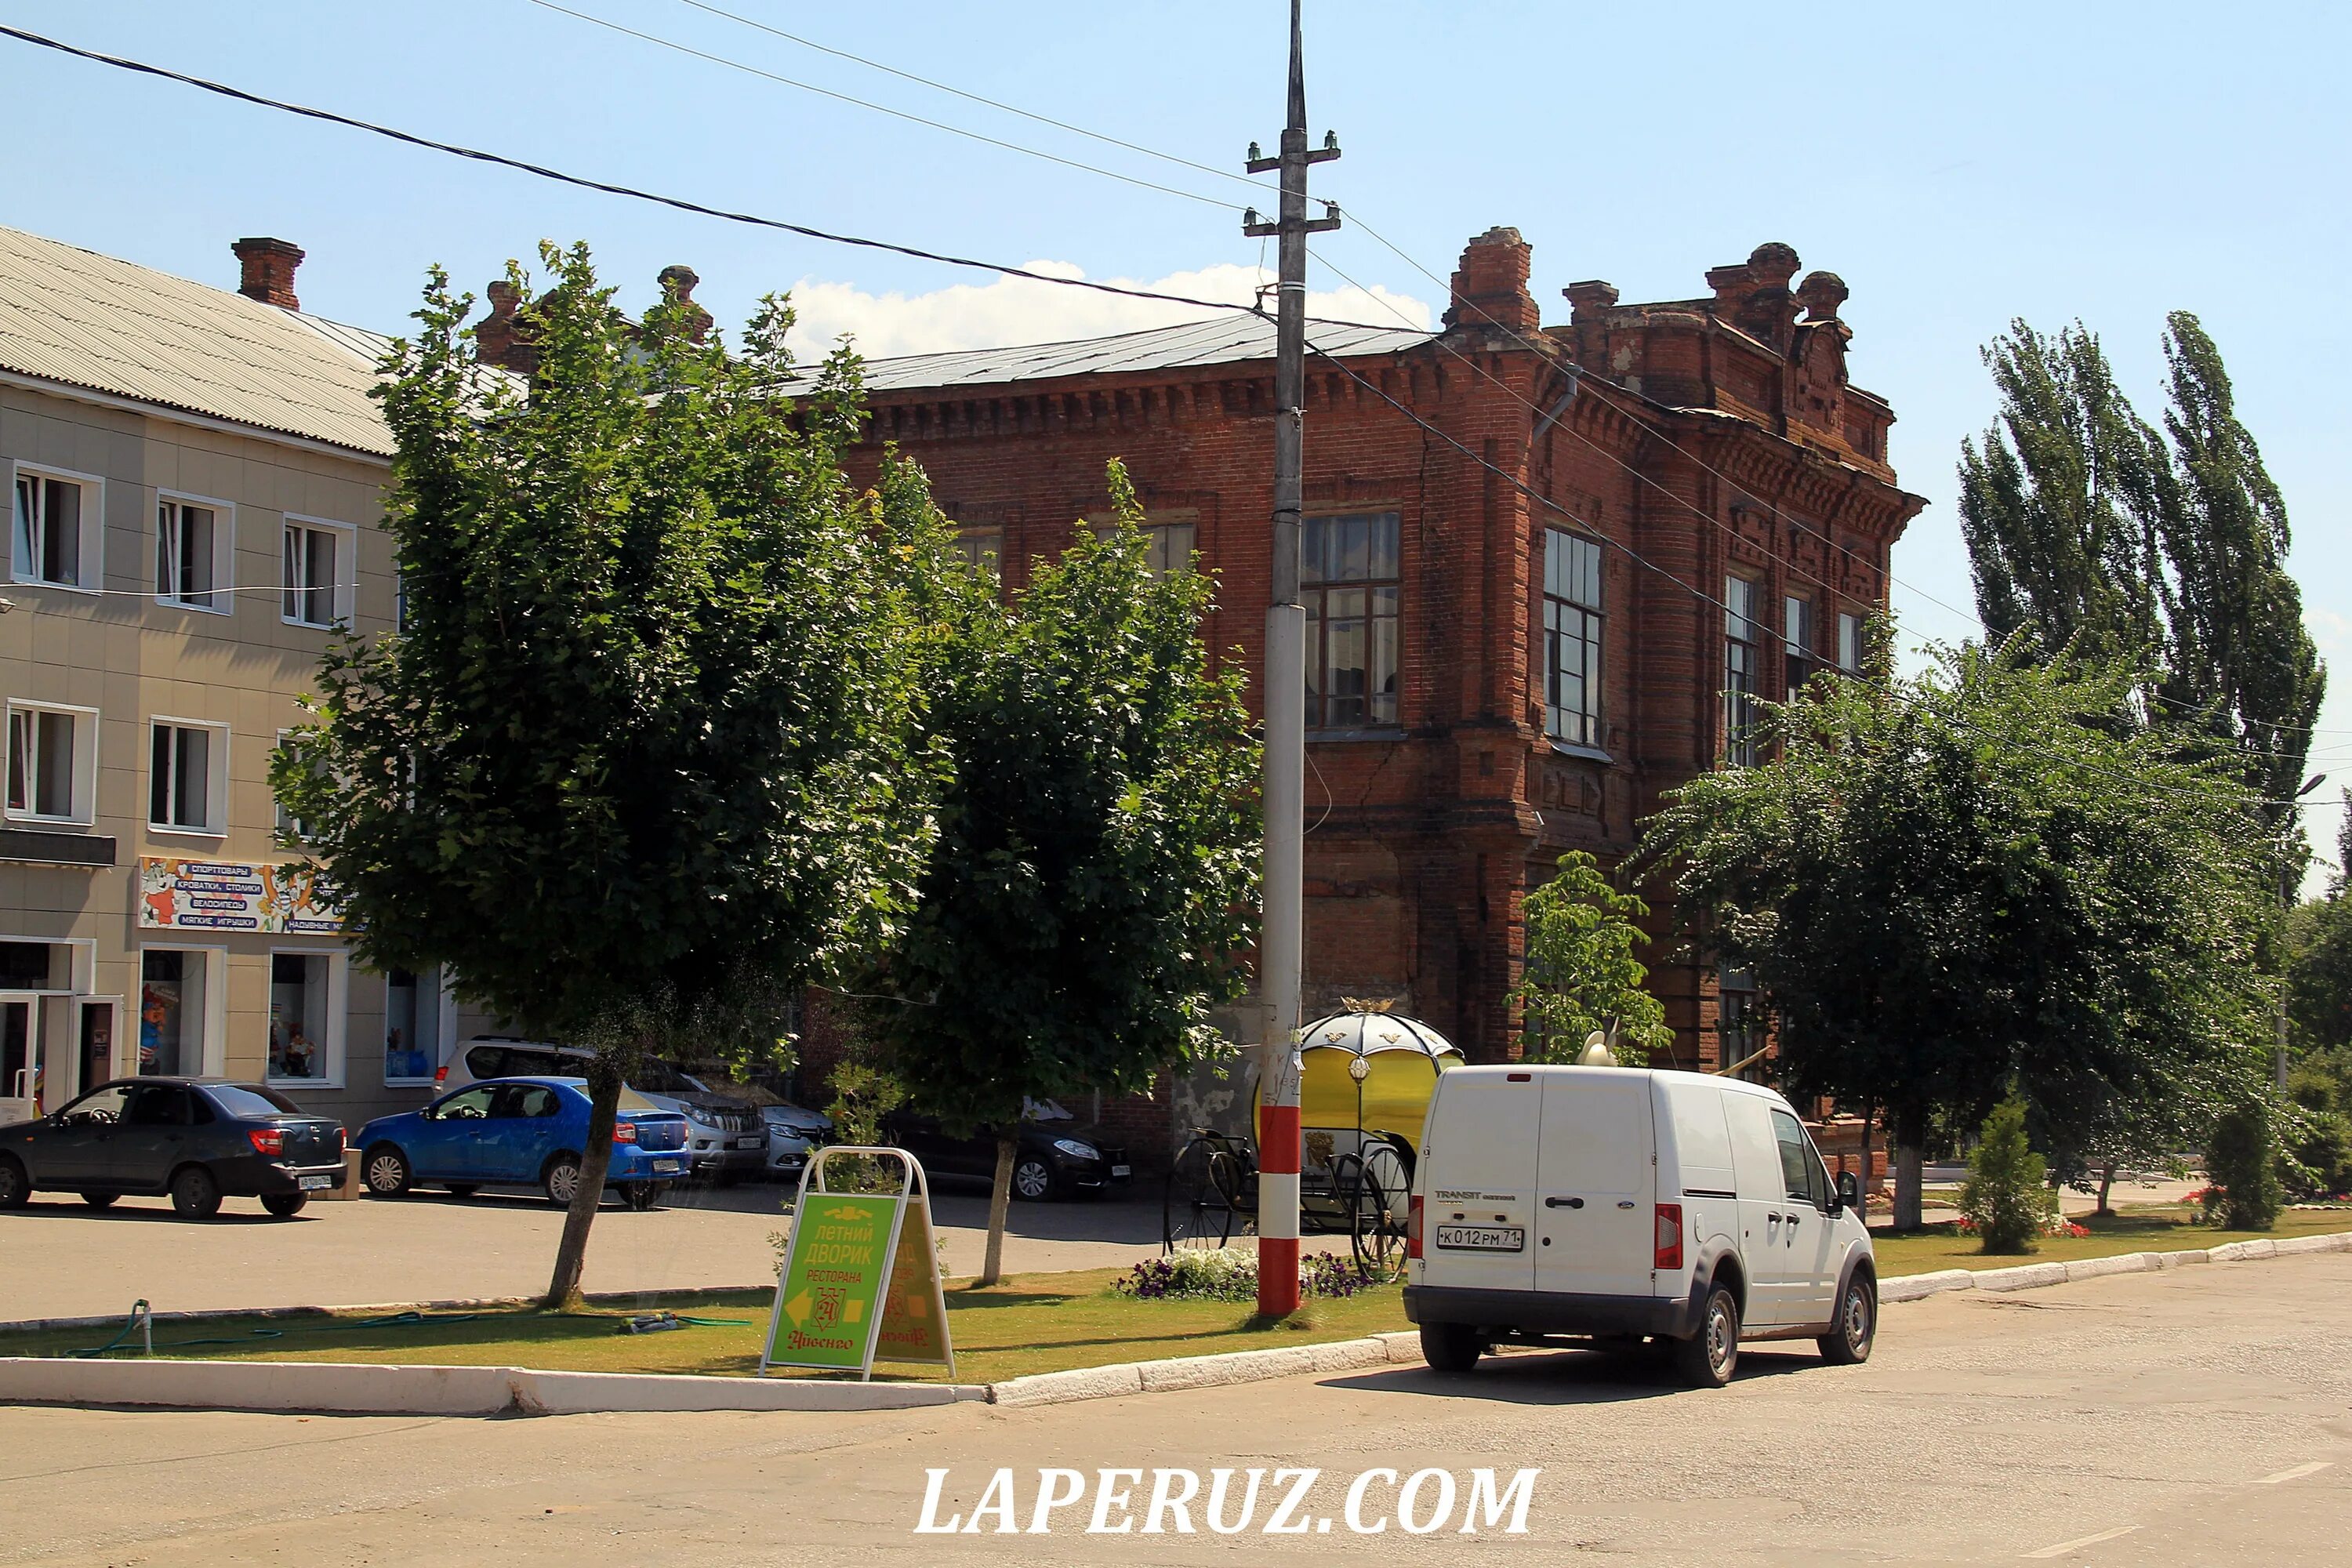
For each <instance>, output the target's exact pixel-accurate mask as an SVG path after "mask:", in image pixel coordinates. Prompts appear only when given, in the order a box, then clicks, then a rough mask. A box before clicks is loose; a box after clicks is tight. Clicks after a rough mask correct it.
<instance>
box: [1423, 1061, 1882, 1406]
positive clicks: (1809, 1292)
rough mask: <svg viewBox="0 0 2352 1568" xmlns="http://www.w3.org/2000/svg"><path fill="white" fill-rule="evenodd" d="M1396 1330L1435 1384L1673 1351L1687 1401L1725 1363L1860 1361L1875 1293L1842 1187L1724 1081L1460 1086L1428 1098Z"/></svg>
mask: <svg viewBox="0 0 2352 1568" xmlns="http://www.w3.org/2000/svg"><path fill="white" fill-rule="evenodd" d="M1407 1235H1408V1238H1409V1239H1408V1241H1407V1245H1406V1257H1407V1258H1409V1259H1410V1260H1411V1262H1410V1269H1409V1273H1408V1275H1407V1282H1406V1285H1405V1291H1404V1310H1405V1315H1406V1316H1407V1317H1408V1318H1410V1319H1412V1321H1414V1322H1415V1323H1418V1324H1419V1325H1420V1326H1421V1344H1422V1351H1423V1354H1424V1355H1425V1356H1426V1357H1427V1358H1428V1361H1429V1364H1430V1365H1431V1366H1433V1367H1435V1368H1437V1369H1438V1370H1440V1371H1442V1372H1467V1371H1469V1370H1470V1368H1471V1367H1473V1366H1474V1365H1475V1364H1476V1363H1477V1361H1478V1358H1479V1357H1480V1356H1481V1355H1483V1354H1485V1353H1486V1351H1487V1349H1488V1348H1489V1347H1491V1346H1492V1345H1493V1344H1495V1343H1496V1342H1499V1341H1505V1340H1510V1341H1518V1342H1552V1341H1555V1340H1558V1339H1560V1338H1562V1337H1576V1338H1579V1339H1597V1340H1601V1341H1604V1342H1640V1341H1643V1340H1651V1341H1659V1342H1667V1343H1670V1344H1671V1345H1672V1347H1673V1349H1674V1353H1675V1363H1676V1364H1677V1365H1678V1366H1679V1367H1680V1368H1681V1369H1682V1371H1683V1373H1684V1374H1685V1377H1687V1378H1688V1379H1689V1380H1690V1381H1691V1382H1693V1383H1696V1384H1701V1385H1703V1386H1710V1387H1720V1386H1722V1385H1723V1384H1726V1383H1727V1382H1729V1381H1730V1380H1731V1373H1732V1369H1733V1367H1734V1366H1735V1365H1736V1364H1737V1363H1738V1359H1739V1343H1740V1341H1741V1340H1742V1339H1743V1338H1746V1339H1750V1340H1766V1339H1772V1340H1784V1339H1811V1340H1815V1341H1817V1342H1819V1343H1820V1345H1821V1352H1822V1355H1823V1356H1825V1357H1827V1358H1828V1359H1829V1360H1831V1361H1832V1362H1839V1363H1848V1364H1851V1363H1856V1362H1861V1361H1864V1360H1867V1359H1868V1357H1869V1355H1870V1347H1871V1341H1872V1340H1873V1338H1874V1336H1875V1334H1876V1332H1877V1328H1878V1275H1877V1269H1876V1266H1875V1265H1874V1262H1873V1260H1872V1257H1871V1249H1870V1232H1869V1230H1868V1229H1867V1228H1866V1227H1865V1226H1864V1224H1863V1217H1862V1213H1861V1204H1860V1193H1859V1189H1858V1186H1857V1184H1856V1183H1855V1181H1854V1179H1853V1176H1852V1175H1851V1174H1849V1175H1844V1176H1841V1177H1839V1178H1838V1181H1837V1183H1836V1184H1835V1185H1832V1184H1831V1182H1830V1177H1829V1171H1828V1168H1827V1167H1826V1166H1824V1165H1823V1164H1822V1156H1821V1152H1820V1151H1818V1150H1816V1149H1815V1148H1814V1147H1813V1142H1812V1140H1811V1138H1809V1137H1808V1136H1806V1133H1805V1129H1804V1124H1803V1123H1802V1122H1801V1121H1798V1119H1797V1115H1796V1112H1795V1111H1794V1110H1790V1106H1789V1102H1788V1101H1787V1100H1783V1099H1781V1098H1780V1096H1779V1095H1777V1094H1775V1093H1773V1092H1772V1091H1771V1090H1770V1089H1764V1088H1760V1087H1759V1086H1758V1085H1755V1084H1751V1083H1743V1082H1741V1081H1740V1080H1738V1079H1723V1078H1709V1077H1705V1076H1702V1075H1700V1074H1697V1073H1686V1072H1654V1071H1649V1070H1647V1069H1642V1068H1588V1067H1532V1066H1531V1067H1465V1068H1455V1069H1454V1071H1452V1072H1449V1073H1445V1074H1444V1075H1442V1076H1440V1077H1439V1079H1438V1080H1437V1089H1436V1093H1435V1095H1434V1096H1433V1098H1432V1100H1430V1103H1429V1117H1428V1120H1427V1121H1426V1122H1425V1123H1424V1124H1423V1128H1422V1139H1421V1158H1420V1161H1419V1163H1418V1167H1417V1168H1416V1170H1415V1171H1414V1173H1413V1185H1412V1215H1411V1222H1410V1227H1409V1230H1408V1233H1407Z"/></svg>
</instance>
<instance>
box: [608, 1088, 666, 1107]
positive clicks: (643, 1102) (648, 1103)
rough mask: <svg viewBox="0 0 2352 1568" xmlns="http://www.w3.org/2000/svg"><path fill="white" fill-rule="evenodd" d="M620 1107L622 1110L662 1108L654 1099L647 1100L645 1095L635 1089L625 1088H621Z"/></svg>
mask: <svg viewBox="0 0 2352 1568" xmlns="http://www.w3.org/2000/svg"><path fill="white" fill-rule="evenodd" d="M618 1109H619V1110H654V1111H658V1110H661V1107H660V1106H658V1105H656V1104H655V1103H654V1102H653V1101H652V1100H647V1099H646V1097H645V1096H644V1095H642V1094H639V1093H638V1092H637V1091H636V1090H635V1089H623V1090H621V1102H620V1105H619V1107H618Z"/></svg>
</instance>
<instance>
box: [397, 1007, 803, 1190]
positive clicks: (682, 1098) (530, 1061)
mask: <svg viewBox="0 0 2352 1568" xmlns="http://www.w3.org/2000/svg"><path fill="white" fill-rule="evenodd" d="M593 1054H594V1053H593V1052H592V1051H588V1050H585V1049H583V1048H582V1047H578V1046H559V1045H553V1044H551V1043H548V1042H546V1041H542V1040H525V1039H520V1038H518V1037H514V1036H511V1035H478V1036H476V1037H474V1038H472V1039H470V1040H467V1042H466V1043H465V1044H464V1045H463V1046H461V1047H458V1049H457V1054H456V1055H455V1056H453V1057H451V1058H450V1059H449V1060H448V1062H446V1064H445V1065H444V1066H443V1067H442V1068H441V1070H440V1071H439V1072H438V1073H436V1075H435V1088H436V1092H438V1091H441V1090H446V1089H463V1088H464V1087H465V1086H466V1085H467V1084H469V1083H472V1082H474V1081H475V1080H476V1079H486V1078H515V1077H518V1076H520V1077H574V1078H576V1077H579V1076H581V1075H582V1074H583V1072H584V1071H585V1068H583V1065H582V1064H583V1063H584V1062H585V1061H586V1060H587V1059H588V1058H590V1057H592V1056H593ZM629 1087H630V1088H631V1089H635V1090H636V1091H637V1092H638V1093H639V1094H642V1095H644V1096H645V1097H646V1099H647V1100H652V1101H653V1102H654V1103H655V1104H656V1105H658V1106H660V1107H661V1108H662V1109H663V1110H675V1111H677V1112H678V1113H679V1114H680V1115H682V1116H684V1117H685V1118H686V1121H687V1131H688V1141H687V1152H688V1155H689V1157H690V1158H691V1159H692V1162H693V1163H692V1164H691V1165H690V1166H689V1167H688V1168H689V1170H691V1172H692V1173H693V1174H695V1175H697V1176H699V1177H702V1178H704V1179H706V1180H709V1179H716V1180H718V1181H719V1182H722V1183H733V1182H737V1181H740V1180H741V1179H742V1178H743V1177H745V1176H748V1175H757V1174H758V1173H760V1172H761V1171H763V1170H765V1169H766V1168H767V1164H768V1131H767V1128H766V1126H765V1125H764V1124H763V1123H762V1122H761V1119H760V1113H759V1111H758V1110H756V1109H754V1108H753V1107H752V1106H751V1104H750V1103H749V1102H748V1101H745V1100H737V1099H736V1098H734V1097H733V1096H732V1095H726V1094H718V1093H714V1092H713V1091H712V1090H711V1089H709V1088H707V1087H706V1086H705V1085H704V1084H703V1083H702V1082H701V1081H700V1080H699V1079H693V1078H689V1077H688V1076H687V1075H686V1074H684V1073H682V1072H680V1071H678V1070H677V1068H676V1067H675V1066H673V1065H671V1064H670V1063H668V1062H662V1061H655V1062H647V1063H646V1064H645V1065H644V1066H643V1067H641V1068H639V1069H638V1070H637V1071H636V1072H635V1073H633V1074H631V1075H630V1079H629Z"/></svg>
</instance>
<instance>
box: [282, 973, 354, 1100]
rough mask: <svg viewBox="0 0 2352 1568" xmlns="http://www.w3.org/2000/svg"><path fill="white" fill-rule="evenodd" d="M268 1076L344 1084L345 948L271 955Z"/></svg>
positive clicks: (292, 1081)
mask: <svg viewBox="0 0 2352 1568" xmlns="http://www.w3.org/2000/svg"><path fill="white" fill-rule="evenodd" d="M268 1078H269V1081H270V1082H271V1083H285V1084H313V1085H317V1084H325V1085H331V1086H334V1087H338V1088H339V1087H341V1084H342V1081H343V955H342V954H341V953H340V952H273V953H271V954H270V955H269V1058H268Z"/></svg>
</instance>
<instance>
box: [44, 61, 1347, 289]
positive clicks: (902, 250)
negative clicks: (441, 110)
mask: <svg viewBox="0 0 2352 1568" xmlns="http://www.w3.org/2000/svg"><path fill="white" fill-rule="evenodd" d="M0 37H10V38H15V39H16V40H17V41H19V42H20V43H26V44H31V45H34V46H35V47H39V48H44V49H53V50H55V51H56V52H58V54H61V55H69V56H72V57H73V58H77V59H83V60H89V61H90V62H92V63H93V64H97V65H102V66H109V67H111V68H114V69H116V70H124V71H131V72H134V73H136V74H137V75H140V76H150V77H156V78H159V79H162V80H164V81H175V82H178V83H180V84H181V85H182V86H184V87H193V88H194V89H197V90H198V91H200V92H209V93H213V94H215V95H217V96H219V97H222V98H226V99H231V100H235V101H236V102H239V103H247V104H251V105H253V106H254V107H256V108H258V109H273V110H278V112H279V113H281V114H295V115H299V116H301V117H302V118H304V119H306V120H318V121H325V122H326V123H328V124H330V125H341V126H343V127H345V128H346V129H349V130H352V131H362V132H366V133H367V134H369V135H371V136H381V137H383V138H385V139H386V140H388V141H393V142H404V143H406V144H407V145H409V146H411V147H422V148H425V149H426V150H427V151H429V152H434V153H447V154H449V155H450V156H451V157H453V158H467V159H471V160H472V161H473V162H475V163H488V164H492V165H494V166H496V167H499V168H502V169H512V170H515V171H516V172H517V173H519V174H531V175H535V176H536V177H538V178H540V179H542V180H552V181H554V182H556V183H557V184H565V185H573V186H577V187H578V188H579V189H581V190H585V191H601V192H603V193H604V194H605V195H613V196H625V197H627V198H628V199H629V200H631V201H639V202H651V203H653V204H654V205H656V206H665V207H671V208H674V209H676V210H677V211H678V212H686V213H693V214H695V215H696V216H700V217H711V218H718V219H719V220H720V221H721V222H724V223H740V224H749V225H751V226H753V227H755V228H768V229H776V230H779V231H781V232H782V233H785V234H797V235H800V236H801V237H803V238H807V239H820V240H824V242H825V243H827V244H829V245H847V246H855V247H857V248H859V249H863V250H879V251H885V252H887V253H888V254H890V255H893V256H905V257H909V258H913V259H915V260H917V261H933V262H937V263H939V264H940V266H943V267H961V268H968V269H970V270H971V271H975V272H994V273H998V274H1001V275H1002V276H1003V277H1007V278H1024V279H1029V280H1030V281H1031V282H1034V283H1051V284H1054V285H1055V286H1056V287H1059V288H1064V289H1091V290H1092V291H1094V292H1095V293H1097V294H1116V295H1118V296H1119V297H1121V298H1123V299H1129V300H1159V301H1160V302H1161V303H1163V304H1170V305H1190V306H1192V307H1194V308H1196V309H1200V310H1239V311H1242V312H1244V313H1245V314H1248V315H1254V316H1263V315H1264V314H1265V312H1264V311H1262V310H1259V309H1258V308H1257V307H1256V306H1255V305H1236V304H1234V302H1233V301H1232V300H1203V299H1200V298H1197V297H1195V296H1193V295H1190V294H1171V293H1169V292H1167V291H1166V290H1164V289H1138V288H1132V287H1129V286H1128V285H1126V284H1120V283H1101V282H1097V281H1096V280H1094V279H1090V278H1057V277H1055V275H1054V274H1052V273H1050V272H1038V271H1035V270H1034V269H1032V268H1026V267H1014V266H1013V265H1011V264H1010V263H1007V262H1002V261H984V260H982V259H980V258H976V257H970V256H955V255H950V254H949V253H947V252H944V251H938V250H926V249H924V248H922V247H919V246H912V245H900V244H897V243H895V242H894V241H891V240H887V239H868V238H866V237H862V236H859V235H854V234H836V233H835V232H833V231H832V230H830V229H822V228H815V227H812V226H809V225H807V224H802V223H792V222H789V221H787V220H785V219H783V218H774V217H762V216H760V215H758V214H757V213H745V212H730V211H729V210H727V209H726V208H724V207H714V206H710V205H706V204H704V203H702V202H697V201H689V200H688V199H687V198H685V197H683V196H667V195H660V194H659V193H657V192H654V191H647V190H641V189H639V188H637V187H636V186H634V185H624V184H616V183H614V182H613V181H610V180H596V179H591V178H589V177H588V176H586V175H584V174H565V173H564V172H563V171H562V170H561V169H551V168H549V167H547V166H546V165H544V164H541V163H530V162H528V161H527V160H524V159H521V158H510V157H508V156H507V155H506V154H504V153H488V152H484V151H482V150H481V149H480V148H478V147H467V146H462V145H460V144H459V143H457V142H442V141H437V140H436V139H435V138H433V137H430V136H420V135H417V134H416V133H415V132H409V131H401V130H397V129H395V128H394V127H392V126H389V125H379V124H377V123H375V122H374V121H368V120H361V119H357V118H355V117H353V116H352V115H348V114H338V113H336V112H335V111H334V110H329V109H314V108H311V107H310V106H309V105H307V104H300V103H289V102H288V101H286V100H283V99H276V98H268V97H264V96H263V95H262V94H260V93H257V92H247V91H246V90H245V89H243V88H237V87H231V86H229V85H227V84H226V82H217V81H213V80H211V79H208V78H205V77H200V76H190V75H188V74H187V73H186V72H184V71H175V70H170V69H167V68H164V67H163V66H153V65H149V64H147V63H146V62H144V61H143V60H134V59H127V58H123V57H122V56H121V55H110V54H103V53H100V51H98V50H96V49H85V48H81V47H78V46H76V45H73V44H68V43H64V42H62V41H60V40H58V39H56V38H51V37H43V36H42V35H41V34H39V33H33V32H27V31H26V30H25V29H24V28H22V27H11V26H5V24H0ZM1327 324H1328V325H1333V326H1358V327H1370V326H1371V323H1370V322H1363V321H1348V322H1328V323H1327ZM1372 330H1374V331H1386V330H1387V329H1386V328H1377V327H1375V328H1372Z"/></svg>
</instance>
